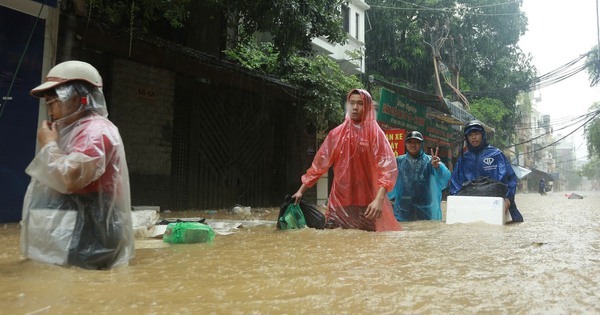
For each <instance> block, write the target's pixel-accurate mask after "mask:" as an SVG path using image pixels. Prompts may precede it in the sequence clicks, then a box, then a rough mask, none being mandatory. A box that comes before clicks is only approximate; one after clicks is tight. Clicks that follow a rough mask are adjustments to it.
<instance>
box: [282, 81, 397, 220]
mask: <svg viewBox="0 0 600 315" xmlns="http://www.w3.org/2000/svg"><path fill="white" fill-rule="evenodd" d="M332 165H333V173H334V177H333V185H332V187H331V192H330V194H329V201H328V204H327V212H326V213H325V216H326V217H327V224H326V228H344V229H361V230H366V231H399V230H401V227H400V224H399V223H398V221H397V220H396V218H395V217H394V214H393V211H392V206H391V204H390V201H389V200H388V199H387V198H386V192H389V191H391V190H392V189H393V188H394V184H395V183H396V178H397V176H398V169H397V166H396V158H395V156H394V152H393V151H392V148H391V146H390V144H389V142H388V140H387V138H386V136H385V134H384V132H383V130H381V128H380V127H379V125H378V124H377V122H376V121H375V109H374V107H373V99H372V98H371V95H370V94H369V92H367V91H365V90H360V89H354V90H352V91H350V93H349V94H348V97H347V98H346V116H345V119H344V122H343V123H342V124H341V125H339V126H337V127H336V128H334V129H333V130H331V131H330V132H329V134H328V135H327V137H326V138H325V141H324V142H323V144H322V145H321V147H320V148H319V151H318V152H317V154H316V156H315V158H314V160H313V163H312V165H311V167H310V168H309V169H308V170H307V172H306V174H304V175H303V176H302V186H300V188H299V189H298V191H297V192H296V193H295V194H294V195H293V196H292V198H294V199H295V201H296V203H297V202H298V200H300V199H301V198H302V194H304V192H305V191H306V190H307V189H308V188H310V187H312V186H313V185H314V184H315V183H316V182H317V180H318V179H319V178H320V177H321V175H323V174H324V173H325V172H327V170H328V169H329V168H330V167H331V166H332Z"/></svg>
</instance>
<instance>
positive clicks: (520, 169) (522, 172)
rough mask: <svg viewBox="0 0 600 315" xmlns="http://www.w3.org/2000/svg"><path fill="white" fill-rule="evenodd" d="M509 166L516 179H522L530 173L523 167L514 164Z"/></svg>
mask: <svg viewBox="0 0 600 315" xmlns="http://www.w3.org/2000/svg"><path fill="white" fill-rule="evenodd" d="M510 166H512V168H513V171H515V174H516V175H517V178H518V179H522V178H523V177H525V176H527V175H529V174H530V173H531V172H532V171H531V170H530V169H528V168H526V167H523V166H519V165H514V164H511V165H510Z"/></svg>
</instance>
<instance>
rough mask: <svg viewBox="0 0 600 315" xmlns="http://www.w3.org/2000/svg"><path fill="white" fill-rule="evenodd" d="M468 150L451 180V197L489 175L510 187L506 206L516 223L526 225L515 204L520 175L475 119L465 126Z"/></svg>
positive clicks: (459, 158) (457, 163)
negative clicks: (464, 186)
mask: <svg viewBox="0 0 600 315" xmlns="http://www.w3.org/2000/svg"><path fill="white" fill-rule="evenodd" d="M463 131H464V135H465V142H466V144H467V151H465V152H462V151H461V154H460V155H459V157H458V160H457V161H456V165H455V166H454V171H453V172H452V177H451V178H450V194H451V195H455V194H457V193H458V192H459V191H460V189H461V187H462V184H463V183H465V182H467V181H471V180H474V179H477V178H479V177H482V176H485V177H488V178H490V179H493V180H497V181H499V182H502V183H504V184H506V186H507V188H508V189H507V193H506V196H505V197H504V202H505V207H506V208H507V209H508V211H509V212H510V216H511V218H512V222H523V216H522V215H521V212H519V209H517V205H516V203H515V194H516V192H517V175H516V174H515V171H514V170H513V168H512V166H511V165H510V161H509V160H508V159H507V158H506V156H504V153H502V151H500V150H499V149H497V148H496V147H493V146H491V145H489V144H488V142H487V135H486V133H485V128H484V127H483V124H482V123H481V122H480V121H478V120H473V121H470V122H468V123H467V124H465V127H464V130H463Z"/></svg>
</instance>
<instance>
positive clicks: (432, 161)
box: [388, 131, 450, 221]
mask: <svg viewBox="0 0 600 315" xmlns="http://www.w3.org/2000/svg"><path fill="white" fill-rule="evenodd" d="M423 140H424V139H423V135H422V134H421V133H420V132H418V131H411V132H410V133H408V135H407V136H406V138H405V143H404V148H405V151H406V154H403V155H401V156H399V157H397V158H396V162H397V163H398V180H397V181H396V185H395V186H394V190H393V191H392V192H390V193H389V194H388V197H389V198H390V199H393V200H394V215H395V216H396V219H397V220H398V221H416V220H441V219H442V208H441V207H440V203H441V201H442V190H444V189H445V188H446V187H448V180H449V179H450V171H449V170H448V168H447V167H446V166H445V165H444V163H442V162H441V160H440V158H439V157H438V155H437V149H436V152H433V149H432V150H431V155H427V154H426V153H425V151H424V150H423Z"/></svg>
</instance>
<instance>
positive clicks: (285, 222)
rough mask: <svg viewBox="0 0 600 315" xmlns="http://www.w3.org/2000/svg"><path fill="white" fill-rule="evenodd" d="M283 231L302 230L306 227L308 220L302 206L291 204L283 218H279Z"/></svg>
mask: <svg viewBox="0 0 600 315" xmlns="http://www.w3.org/2000/svg"><path fill="white" fill-rule="evenodd" d="M278 221H279V228H280V229H281V230H291V229H300V228H303V227H305V226H306V219H305V218H304V214H303V213H302V209H301V208H300V205H295V204H293V203H292V204H290V205H289V206H288V207H287V209H285V212H284V213H283V215H282V216H280V217H279V219H278Z"/></svg>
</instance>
